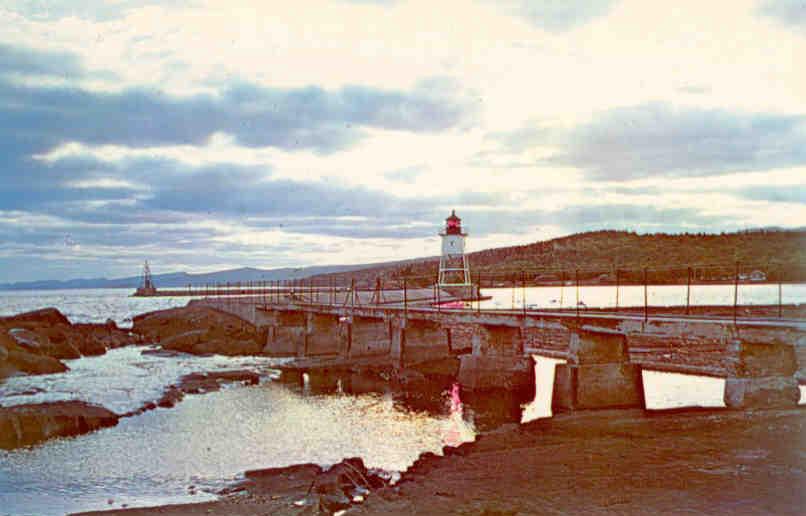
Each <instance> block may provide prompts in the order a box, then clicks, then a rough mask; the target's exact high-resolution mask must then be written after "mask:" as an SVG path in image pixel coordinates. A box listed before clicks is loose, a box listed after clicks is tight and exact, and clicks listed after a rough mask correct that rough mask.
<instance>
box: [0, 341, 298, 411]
mask: <svg viewBox="0 0 806 516" xmlns="http://www.w3.org/2000/svg"><path fill="white" fill-rule="evenodd" d="M153 349H156V347H155V346H129V347H124V348H117V349H113V350H110V351H108V352H107V353H106V354H104V355H101V356H92V357H82V358H78V359H75V360H65V361H64V362H65V364H67V365H68V367H70V370H69V371H67V372H65V373H59V374H49V375H40V376H17V377H13V378H8V379H7V380H6V381H5V382H3V383H0V405H2V406H9V405H20V404H23V403H42V402H45V401H58V400H76V399H77V400H83V401H87V402H90V403H97V404H98V405H102V406H104V407H106V408H108V409H109V410H112V411H113V412H117V413H120V414H122V413H125V412H128V411H131V410H135V409H137V408H139V407H140V406H142V405H143V404H144V403H145V402H148V401H153V400H156V399H158V398H159V397H160V396H161V395H162V393H163V390H164V388H165V387H166V386H168V385H170V384H172V383H174V382H176V381H178V380H179V378H180V377H182V376H183V375H186V374H188V373H193V372H201V371H231V370H236V369H245V370H249V371H254V372H256V373H260V374H262V375H266V376H276V375H278V374H279V372H278V371H276V370H274V369H272V366H273V365H277V364H279V363H282V362H284V361H286V360H287V359H278V358H266V357H225V356H221V355H213V356H204V357H200V356H193V355H185V354H180V355H178V356H175V357H166V356H160V355H152V354H148V353H145V354H144V353H143V351H147V350H153Z"/></svg>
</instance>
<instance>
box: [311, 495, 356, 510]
mask: <svg viewBox="0 0 806 516" xmlns="http://www.w3.org/2000/svg"><path fill="white" fill-rule="evenodd" d="M351 501H352V500H350V498H348V497H347V495H345V494H344V493H343V492H341V491H333V492H328V493H322V494H320V495H319V505H320V507H321V508H323V509H325V510H326V511H328V512H330V513H331V514H332V513H334V512H336V511H340V510H342V509H345V508H347V507H349V506H350V503H351Z"/></svg>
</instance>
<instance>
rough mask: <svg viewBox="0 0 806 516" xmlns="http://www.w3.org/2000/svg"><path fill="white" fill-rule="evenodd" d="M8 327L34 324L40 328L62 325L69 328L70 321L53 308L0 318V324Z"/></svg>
mask: <svg viewBox="0 0 806 516" xmlns="http://www.w3.org/2000/svg"><path fill="white" fill-rule="evenodd" d="M3 322H4V323H6V324H9V325H12V324H17V323H36V324H38V325H40V326H54V325H57V324H64V325H67V326H69V325H70V321H69V320H68V319H67V317H65V316H64V315H63V314H62V313H61V312H60V311H58V310H57V309H55V308H42V309H41V310H34V311H32V312H24V313H21V314H17V315H11V316H8V317H0V323H3Z"/></svg>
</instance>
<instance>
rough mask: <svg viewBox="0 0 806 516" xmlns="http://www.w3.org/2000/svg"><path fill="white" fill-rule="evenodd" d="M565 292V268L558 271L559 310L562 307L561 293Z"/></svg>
mask: <svg viewBox="0 0 806 516" xmlns="http://www.w3.org/2000/svg"><path fill="white" fill-rule="evenodd" d="M564 292H565V270H564V269H563V270H561V271H560V310H562V309H563V293H564Z"/></svg>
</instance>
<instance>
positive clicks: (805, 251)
mask: <svg viewBox="0 0 806 516" xmlns="http://www.w3.org/2000/svg"><path fill="white" fill-rule="evenodd" d="M468 257H469V260H470V267H471V272H472V274H473V276H474V278H475V277H476V275H481V277H482V281H483V283H485V284H486V283H490V282H491V283H495V282H502V281H503V282H510V281H522V280H524V279H525V280H526V281H527V282H529V283H551V282H553V281H559V280H561V279H565V280H569V279H572V278H574V275H575V274H577V272H576V271H577V270H578V271H579V272H578V274H579V277H580V280H581V281H585V282H599V283H612V282H614V281H615V278H616V271H617V270H618V276H619V281H621V282H624V283H629V282H640V281H642V280H643V273H644V271H643V269H644V268H647V276H648V280H649V281H650V282H654V283H684V282H685V281H686V280H687V274H688V270H687V269H688V268H689V267H691V268H692V271H691V274H692V279H693V281H730V280H731V279H732V278H733V277H734V276H735V274H736V262H738V263H739V274H740V275H742V276H744V275H749V274H750V273H751V272H752V271H761V272H763V273H764V274H765V275H766V277H767V279H768V280H770V281H777V280H779V279H780V280H783V281H806V230H793V231H785V230H750V231H742V232H737V233H722V234H702V233H701V234H688V233H686V234H676V235H670V234H665V233H655V234H637V233H634V232H627V231H592V232H587V233H578V234H575V235H570V236H566V237H562V238H555V239H552V240H547V241H543V242H535V243H533V244H528V245H522V246H512V247H501V248H497V249H488V250H485V251H478V252H475V253H470V254H469V255H468ZM438 263H439V262H438V259H435V258H429V259H422V260H419V261H415V262H413V263H409V264H406V265H403V266H400V265H398V266H383V265H381V266H377V267H372V268H367V269H362V270H359V271H353V272H349V273H339V274H328V275H320V276H316V277H315V279H316V280H317V281H321V282H330V281H335V282H337V283H341V284H343V283H346V282H349V281H350V280H351V279H355V280H356V281H357V282H358V283H359V284H372V283H373V282H374V281H375V278H381V279H382V280H384V281H390V280H399V279H401V278H403V277H408V278H410V281H414V282H416V283H423V284H428V282H429V281H430V282H431V283H433V281H434V278H435V277H436V273H437V267H438Z"/></svg>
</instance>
